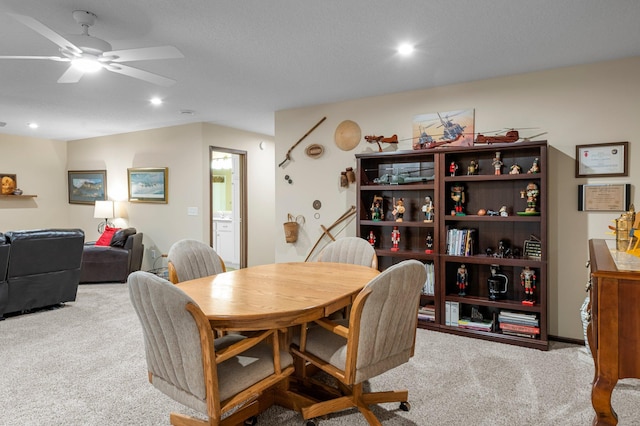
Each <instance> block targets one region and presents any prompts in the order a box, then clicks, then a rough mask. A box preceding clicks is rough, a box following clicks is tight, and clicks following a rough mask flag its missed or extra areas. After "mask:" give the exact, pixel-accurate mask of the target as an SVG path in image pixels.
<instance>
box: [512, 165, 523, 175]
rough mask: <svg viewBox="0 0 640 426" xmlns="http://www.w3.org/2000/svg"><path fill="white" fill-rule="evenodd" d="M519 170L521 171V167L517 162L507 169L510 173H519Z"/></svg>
mask: <svg viewBox="0 0 640 426" xmlns="http://www.w3.org/2000/svg"><path fill="white" fill-rule="evenodd" d="M521 172H522V168H521V167H520V166H518V165H517V164H514V165H512V166H511V168H510V169H509V174H510V175H519V174H520V173H521Z"/></svg>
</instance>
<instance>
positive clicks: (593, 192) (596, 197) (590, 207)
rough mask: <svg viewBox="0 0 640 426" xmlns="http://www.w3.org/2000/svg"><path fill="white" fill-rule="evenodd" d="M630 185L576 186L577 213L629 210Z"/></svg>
mask: <svg viewBox="0 0 640 426" xmlns="http://www.w3.org/2000/svg"><path fill="white" fill-rule="evenodd" d="M630 200H631V184H628V183H621V184H616V185H578V210H579V211H616V212H624V211H627V210H629V207H630V203H631V201H630Z"/></svg>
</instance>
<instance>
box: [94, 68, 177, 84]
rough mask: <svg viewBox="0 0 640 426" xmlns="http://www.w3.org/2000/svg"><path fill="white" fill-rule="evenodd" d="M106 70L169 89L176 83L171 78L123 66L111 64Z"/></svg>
mask: <svg viewBox="0 0 640 426" xmlns="http://www.w3.org/2000/svg"><path fill="white" fill-rule="evenodd" d="M104 68H105V69H107V70H109V71H112V72H115V73H118V74H122V75H126V76H129V77H133V78H137V79H140V80H144V81H148V82H149V83H153V84H157V85H158V86H164V87H169V86H173V85H174V84H175V82H176V81H175V80H172V79H170V78H167V77H163V76H161V75H158V74H153V73H151V72H149V71H144V70H141V69H138V68H134V67H130V66H128V65H123V64H109V65H106V66H105V67H104Z"/></svg>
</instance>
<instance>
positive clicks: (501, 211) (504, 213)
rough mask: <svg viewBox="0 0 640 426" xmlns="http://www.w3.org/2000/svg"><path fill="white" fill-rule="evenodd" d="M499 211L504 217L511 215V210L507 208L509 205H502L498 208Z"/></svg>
mask: <svg viewBox="0 0 640 426" xmlns="http://www.w3.org/2000/svg"><path fill="white" fill-rule="evenodd" d="M498 213H500V216H502V217H508V216H509V211H508V210H507V206H502V207H500V210H498Z"/></svg>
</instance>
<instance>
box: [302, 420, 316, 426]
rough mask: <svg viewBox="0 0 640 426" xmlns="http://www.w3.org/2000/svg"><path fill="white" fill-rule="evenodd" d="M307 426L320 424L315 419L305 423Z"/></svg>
mask: <svg viewBox="0 0 640 426" xmlns="http://www.w3.org/2000/svg"><path fill="white" fill-rule="evenodd" d="M305 426H318V423H317V422H316V421H315V419H309V420H307V422H306V423H305Z"/></svg>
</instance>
